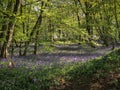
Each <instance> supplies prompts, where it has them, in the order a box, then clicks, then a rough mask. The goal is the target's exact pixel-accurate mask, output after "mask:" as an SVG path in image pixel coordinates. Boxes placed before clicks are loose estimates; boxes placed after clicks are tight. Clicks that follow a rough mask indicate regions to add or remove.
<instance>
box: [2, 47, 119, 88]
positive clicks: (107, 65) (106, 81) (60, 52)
mask: <svg viewBox="0 0 120 90" xmlns="http://www.w3.org/2000/svg"><path fill="white" fill-rule="evenodd" d="M118 47H119V46H116V48H118ZM110 51H112V50H111V47H96V48H91V47H84V48H81V47H79V46H77V45H70V46H69V45H67V46H56V48H55V49H54V51H52V52H50V53H39V54H37V55H33V54H29V55H27V56H14V57H12V61H13V62H14V63H15V65H16V68H8V67H7V68H0V77H1V78H0V90H28V89H29V90H120V56H119V54H120V49H118V50H117V49H116V50H114V51H112V52H110ZM109 52H110V53H109ZM107 53H109V54H107ZM100 56H101V57H100ZM97 57H100V58H97ZM94 58H97V59H94ZM91 59H93V60H91ZM3 61H5V59H2V60H1V62H3ZM6 61H7V60H6ZM86 61H87V62H86ZM79 62H80V63H79ZM81 62H83V63H81ZM84 62H85V63H84ZM1 65H6V64H5V63H1ZM46 66H47V67H46ZM19 67H22V68H19ZM15 88H16V89H15Z"/></svg>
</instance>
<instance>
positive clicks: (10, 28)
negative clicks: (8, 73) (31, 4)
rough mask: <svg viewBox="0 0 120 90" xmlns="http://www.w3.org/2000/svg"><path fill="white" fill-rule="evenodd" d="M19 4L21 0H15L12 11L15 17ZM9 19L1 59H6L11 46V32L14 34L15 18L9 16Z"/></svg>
mask: <svg viewBox="0 0 120 90" xmlns="http://www.w3.org/2000/svg"><path fill="white" fill-rule="evenodd" d="M10 3H11V2H10ZM12 3H13V2H12ZM20 4H21V0H16V3H15V6H14V10H13V13H14V14H15V15H16V14H17V12H18V9H19V6H20ZM11 9H12V8H11ZM9 19H10V21H9V24H8V33H7V35H6V41H5V42H4V44H3V46H2V49H1V55H0V56H1V57H5V58H7V57H8V56H9V52H8V50H9V47H10V44H11V41H12V36H13V32H14V24H15V16H10V17H9Z"/></svg>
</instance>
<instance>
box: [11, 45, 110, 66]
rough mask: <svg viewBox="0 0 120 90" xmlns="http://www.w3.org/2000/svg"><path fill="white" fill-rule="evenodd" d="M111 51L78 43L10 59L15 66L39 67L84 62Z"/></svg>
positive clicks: (108, 48)
mask: <svg viewBox="0 0 120 90" xmlns="http://www.w3.org/2000/svg"><path fill="white" fill-rule="evenodd" d="M109 51H111V47H96V48H91V47H86V48H81V47H79V46H78V45H69V46H56V48H55V49H54V50H53V51H52V52H51V53H39V54H37V55H33V54H29V55H27V56H14V57H12V60H13V61H14V62H15V64H16V66H17V67H22V66H23V67H27V68H31V67H32V66H33V67H41V66H52V65H64V64H65V65H66V64H69V63H77V62H84V61H87V60H90V59H94V58H96V57H99V56H104V55H105V54H106V53H108V52H109Z"/></svg>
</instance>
